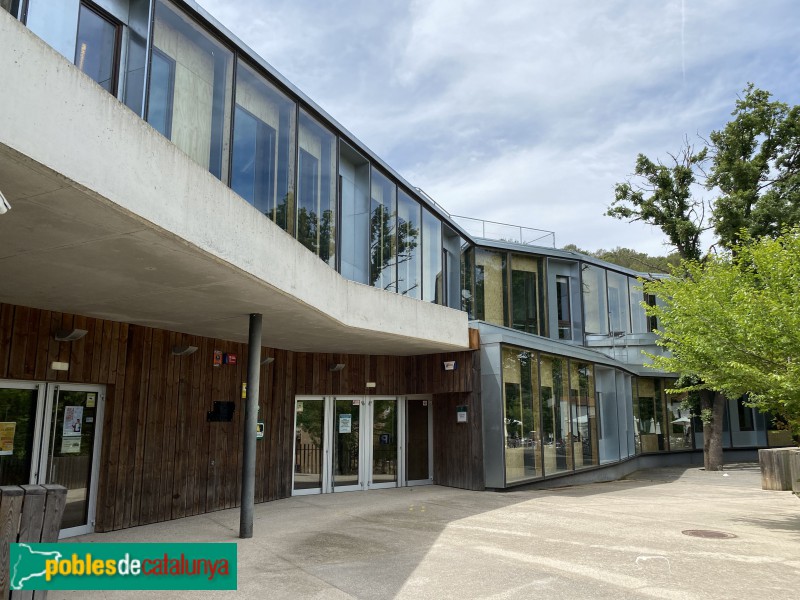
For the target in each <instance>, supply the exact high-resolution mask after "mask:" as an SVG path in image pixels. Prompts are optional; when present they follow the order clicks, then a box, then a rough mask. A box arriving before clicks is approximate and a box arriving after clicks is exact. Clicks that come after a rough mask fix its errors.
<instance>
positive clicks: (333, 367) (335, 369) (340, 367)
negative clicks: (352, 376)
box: [330, 363, 345, 373]
mask: <svg viewBox="0 0 800 600" xmlns="http://www.w3.org/2000/svg"><path fill="white" fill-rule="evenodd" d="M344 366H345V365H344V363H336V364H335V365H331V366H330V370H331V371H333V372H334V373H338V372H339V371H341V370H343V369H344Z"/></svg>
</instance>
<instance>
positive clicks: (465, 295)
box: [461, 243, 476, 319]
mask: <svg viewBox="0 0 800 600" xmlns="http://www.w3.org/2000/svg"><path fill="white" fill-rule="evenodd" d="M474 284H475V248H474V247H473V246H469V245H467V244H466V243H465V244H464V245H463V246H462V247H461V310H463V311H465V312H466V313H467V316H468V317H469V318H470V319H474V318H476V317H475V291H474V289H473V286H474Z"/></svg>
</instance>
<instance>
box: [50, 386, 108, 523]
mask: <svg viewBox="0 0 800 600" xmlns="http://www.w3.org/2000/svg"><path fill="white" fill-rule="evenodd" d="M90 395H92V396H94V398H95V401H94V402H95V406H96V398H97V394H90V393H88V392H71V391H65V390H61V391H59V392H58V397H57V399H56V402H55V403H54V404H53V412H52V414H51V416H52V420H51V423H52V425H51V427H52V428H53V431H52V437H51V443H50V447H49V450H50V452H49V457H50V460H49V463H48V466H47V483H55V484H58V485H63V486H64V487H65V488H67V505H66V507H65V508H64V517H63V518H62V520H61V528H62V529H68V528H70V527H78V526H80V525H86V523H87V522H88V518H89V517H88V515H89V483H90V481H91V476H92V458H93V456H92V455H93V450H94V426H95V421H94V416H95V410H96V408H95V407H91V406H87V399H88V397H89V396H90ZM88 417H91V419H90V418H88Z"/></svg>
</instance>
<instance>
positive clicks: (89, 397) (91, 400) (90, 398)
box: [86, 394, 97, 408]
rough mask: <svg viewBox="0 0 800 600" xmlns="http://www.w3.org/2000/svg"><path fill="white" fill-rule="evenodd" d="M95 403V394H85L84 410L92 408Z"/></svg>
mask: <svg viewBox="0 0 800 600" xmlns="http://www.w3.org/2000/svg"><path fill="white" fill-rule="evenodd" d="M96 403H97V394H86V408H94V407H95V404H96Z"/></svg>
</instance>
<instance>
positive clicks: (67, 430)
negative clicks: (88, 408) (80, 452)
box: [61, 406, 83, 437]
mask: <svg viewBox="0 0 800 600" xmlns="http://www.w3.org/2000/svg"><path fill="white" fill-rule="evenodd" d="M82 427H83V407H82V406H65V407H64V425H63V428H62V430H61V431H62V436H63V437H80V435H81V429H82Z"/></svg>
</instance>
